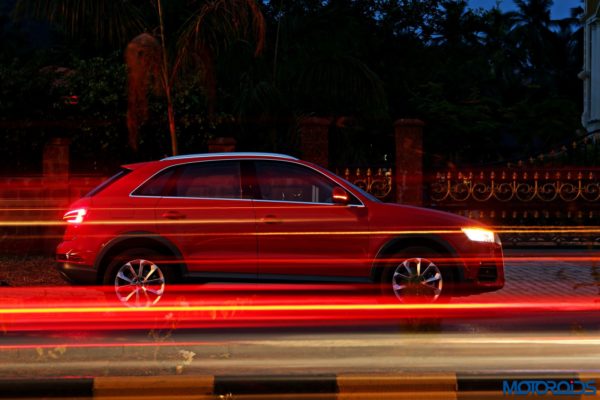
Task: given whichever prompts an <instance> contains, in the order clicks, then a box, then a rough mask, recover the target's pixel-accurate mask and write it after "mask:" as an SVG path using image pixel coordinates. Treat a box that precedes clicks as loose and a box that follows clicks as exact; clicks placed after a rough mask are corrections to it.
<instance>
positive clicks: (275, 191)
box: [255, 161, 353, 203]
mask: <svg viewBox="0 0 600 400" xmlns="http://www.w3.org/2000/svg"><path fill="white" fill-rule="evenodd" d="M255 165H256V176H257V179H258V186H259V187H260V193H261V194H262V199H263V200H277V201H298V202H303V203H333V201H332V192H333V188H334V187H335V186H337V185H336V183H335V182H333V181H331V180H329V179H328V178H327V177H325V176H323V175H322V174H320V173H318V172H317V171H314V170H312V169H310V168H307V167H304V166H302V165H298V164H292V163H285V162H278V161H256V163H255ZM352 203H353V202H352Z"/></svg>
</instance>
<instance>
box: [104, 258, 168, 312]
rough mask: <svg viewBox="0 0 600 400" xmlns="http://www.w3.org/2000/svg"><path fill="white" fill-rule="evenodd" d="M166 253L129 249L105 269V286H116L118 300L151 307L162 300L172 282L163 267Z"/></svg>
mask: <svg viewBox="0 0 600 400" xmlns="http://www.w3.org/2000/svg"><path fill="white" fill-rule="evenodd" d="M164 262H165V256H164V255H162V254H160V253H157V252H155V251H152V250H147V249H136V250H129V251H126V252H123V253H121V254H119V255H118V256H117V257H115V258H114V259H113V260H112V262H111V263H110V265H109V266H108V268H107V270H106V274H105V276H104V284H105V285H113V286H114V290H115V294H116V296H117V299H119V301H120V302H121V303H123V304H125V305H127V306H129V307H150V306H152V305H154V304H156V303H158V302H159V301H160V299H161V298H162V297H163V295H164V293H165V286H166V284H167V283H168V282H170V281H172V279H171V274H169V272H170V271H168V270H167V269H165V268H164V266H161V264H164Z"/></svg>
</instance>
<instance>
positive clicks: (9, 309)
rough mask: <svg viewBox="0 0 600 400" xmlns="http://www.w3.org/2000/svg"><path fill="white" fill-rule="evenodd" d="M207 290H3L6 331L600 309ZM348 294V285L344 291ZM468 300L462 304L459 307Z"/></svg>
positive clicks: (590, 302)
mask: <svg viewBox="0 0 600 400" xmlns="http://www.w3.org/2000/svg"><path fill="white" fill-rule="evenodd" d="M293 288H294V286H293V285H274V287H269V286H268V285H213V286H212V287H211V286H210V285H208V286H207V287H206V288H205V287H204V286H195V285H192V286H177V287H171V296H169V297H164V298H163V299H161V301H160V303H159V304H158V305H156V306H152V307H147V308H132V307H127V306H124V305H121V304H120V303H118V302H117V301H116V299H115V297H114V292H113V289H112V288H105V287H100V288H99V287H90V288H63V287H55V288H42V289H40V288H31V289H18V288H17V289H11V288H8V289H3V290H2V291H1V292H0V300H1V303H2V304H3V306H2V308H0V330H4V331H39V330H60V331H65V330H69V329H73V330H121V329H152V328H156V327H157V326H162V327H163V328H164V327H168V328H169V329H171V328H218V327H232V328H248V327H258V328H261V327H270V326H324V325H332V324H335V325H356V324H370V323H378V322H381V321H387V322H391V321H399V320H402V319H406V318H411V319H427V318H441V319H455V318H501V317H509V318H510V317H522V316H523V315H528V314H530V315H536V316H539V315H547V316H549V317H551V316H556V315H565V314H566V313H573V312H592V313H597V312H598V311H600V302H598V301H597V300H596V299H595V298H591V299H590V298H585V297H584V298H582V297H576V296H565V297H563V298H560V299H557V298H556V297H544V298H540V297H537V298H532V297H531V296H530V297H526V296H524V297H521V298H519V299H511V300H503V299H498V298H496V299H495V300H493V301H477V302H467V301H464V300H463V299H458V300H456V302H455V303H449V304H437V303H436V304H417V303H415V304H398V303H396V302H395V301H394V299H392V298H386V299H382V298H378V297H376V296H374V295H372V294H371V295H367V294H361V295H357V294H343V293H340V290H342V288H344V286H342V285H331V286H324V287H322V286H319V285H309V286H308V287H302V286H300V287H299V288H298V289H293ZM348 292H350V291H349V290H348V288H347V287H345V293H348ZM461 300H462V301H461Z"/></svg>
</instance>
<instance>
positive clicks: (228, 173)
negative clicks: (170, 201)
mask: <svg viewBox="0 0 600 400" xmlns="http://www.w3.org/2000/svg"><path fill="white" fill-rule="evenodd" d="M179 168H181V170H180V171H178V173H177V174H176V176H175V184H174V185H173V187H172V189H171V190H170V191H169V193H168V194H167V195H168V196H172V197H198V198H209V199H211V198H212V199H241V198H242V191H241V182H240V163H239V162H238V161H209V162H199V163H193V164H185V165H182V166H180V167H179Z"/></svg>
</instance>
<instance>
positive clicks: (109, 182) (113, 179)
mask: <svg viewBox="0 0 600 400" xmlns="http://www.w3.org/2000/svg"><path fill="white" fill-rule="evenodd" d="M130 172H131V170H129V169H126V168H121V170H120V171H119V172H117V173H116V174H114V175H113V176H111V177H110V178H108V179H107V180H105V181H104V182H102V183H101V184H99V185H98V186H96V187H95V188H93V189H92V190H91V191H90V192H88V194H86V195H85V196H84V197H92V196H95V195H97V194H98V193H100V192H101V191H103V190H104V189H106V188H107V187H109V186H110V185H112V184H113V183H115V182H116V181H118V180H119V179H121V178H122V177H124V176H125V175H127V174H128V173H130Z"/></svg>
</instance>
